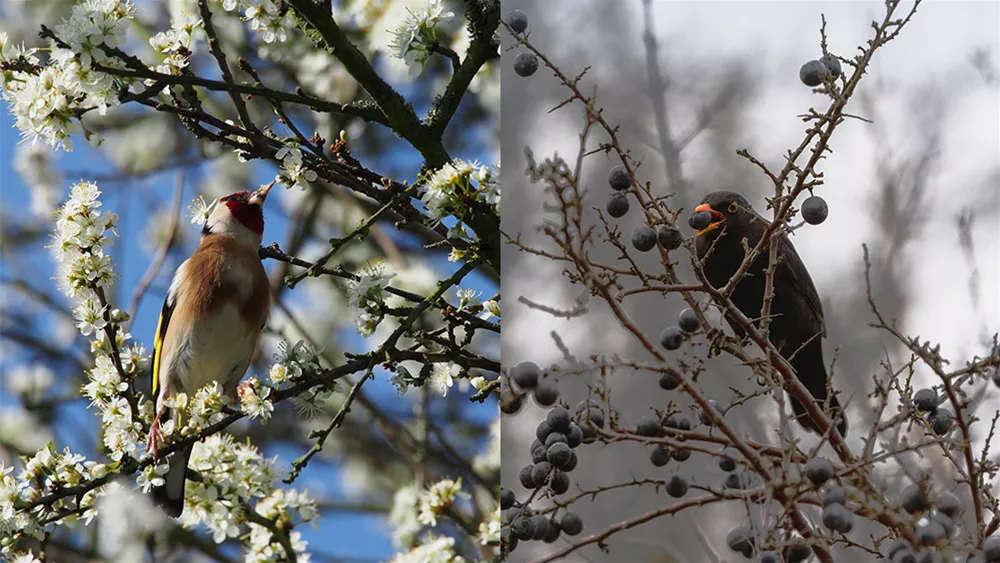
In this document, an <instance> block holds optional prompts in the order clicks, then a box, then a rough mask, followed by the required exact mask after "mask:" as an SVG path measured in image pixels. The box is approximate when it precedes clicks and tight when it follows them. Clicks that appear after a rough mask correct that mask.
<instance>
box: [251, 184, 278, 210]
mask: <svg viewBox="0 0 1000 563" xmlns="http://www.w3.org/2000/svg"><path fill="white" fill-rule="evenodd" d="M273 187H274V180H271V183H270V184H268V185H266V186H261V187H260V189H258V190H257V191H255V192H254V193H252V194H250V203H256V204H257V205H263V204H264V200H265V199H267V194H268V193H269V192H270V191H271V188H273Z"/></svg>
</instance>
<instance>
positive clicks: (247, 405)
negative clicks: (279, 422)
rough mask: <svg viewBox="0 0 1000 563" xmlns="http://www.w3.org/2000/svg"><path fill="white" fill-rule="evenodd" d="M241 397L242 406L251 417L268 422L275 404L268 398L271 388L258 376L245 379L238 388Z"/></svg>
mask: <svg viewBox="0 0 1000 563" xmlns="http://www.w3.org/2000/svg"><path fill="white" fill-rule="evenodd" d="M237 391H238V393H239V398H240V408H241V409H242V410H243V412H244V413H246V415H247V416H249V417H250V418H259V419H261V421H263V422H266V421H267V420H268V419H269V418H271V413H273V412H274V404H272V403H271V401H269V400H268V399H267V398H268V397H269V396H270V395H271V388H270V387H268V386H267V385H264V384H262V383H261V382H260V380H258V379H257V378H256V377H251V378H250V379H248V380H246V381H244V382H243V383H241V384H240V385H239V387H238V388H237Z"/></svg>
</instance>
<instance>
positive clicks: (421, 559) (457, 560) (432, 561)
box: [390, 536, 465, 563]
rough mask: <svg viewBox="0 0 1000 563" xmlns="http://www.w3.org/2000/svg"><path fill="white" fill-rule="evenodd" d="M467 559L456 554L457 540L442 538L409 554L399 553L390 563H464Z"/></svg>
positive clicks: (416, 548) (431, 541)
mask: <svg viewBox="0 0 1000 563" xmlns="http://www.w3.org/2000/svg"><path fill="white" fill-rule="evenodd" d="M464 562H465V559H463V558H462V557H461V556H459V555H457V554H455V538H449V537H447V536H441V537H438V538H431V539H429V540H428V541H426V542H425V543H424V544H423V545H420V546H417V547H415V548H413V549H412V550H410V551H409V552H408V553H397V554H396V555H395V556H393V558H392V559H391V560H390V563H464Z"/></svg>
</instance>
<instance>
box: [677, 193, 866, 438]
mask: <svg viewBox="0 0 1000 563" xmlns="http://www.w3.org/2000/svg"><path fill="white" fill-rule="evenodd" d="M706 206H707V207H706ZM702 210H708V211H710V212H711V214H712V224H711V225H710V226H709V227H707V228H706V229H703V230H701V231H699V233H698V236H697V238H696V239H695V243H696V247H697V250H698V257H699V258H704V257H705V255H706V254H707V255H708V258H707V259H706V260H705V262H704V271H705V275H706V276H707V277H708V281H709V282H710V283H711V284H712V285H713V286H714V287H717V288H721V287H723V286H725V285H726V283H728V282H729V280H730V279H731V278H732V277H733V275H734V274H735V273H736V270H737V268H739V266H740V264H742V263H743V258H744V256H745V254H744V251H743V243H742V240H743V239H744V238H745V239H747V243H748V244H749V245H750V247H751V248H753V247H754V246H755V245H756V244H757V243H758V242H760V239H761V237H762V236H763V234H764V231H765V230H766V229H767V225H768V221H767V220H766V219H764V218H763V217H761V216H760V215H757V214H756V213H755V212H754V211H753V208H752V207H751V206H750V204H749V203H748V202H747V200H746V199H744V198H743V197H742V196H741V195H739V194H737V193H734V192H724V191H722V192H713V193H711V194H709V195H707V196H706V197H705V199H703V200H702V205H699V206H698V207H697V208H696V211H702ZM713 243H714V247H713ZM710 249H711V253H710V254H709V250H710ZM778 260H779V261H778V265H777V266H776V269H775V274H774V298H773V300H772V301H771V324H770V328H769V330H770V332H769V335H768V337H769V339H770V340H771V342H772V343H773V344H774V345H775V347H776V348H777V349H778V351H779V352H780V353H781V355H782V356H783V357H784V358H785V359H787V360H788V361H789V363H790V364H791V366H792V367H793V368H794V369H795V374H796V376H797V377H798V378H799V381H801V382H802V384H803V385H804V386H805V387H806V389H808V390H809V392H810V393H811V394H812V396H813V397H815V399H816V401H817V402H818V403H819V405H820V408H824V406H825V405H826V403H827V402H828V403H829V410H828V411H827V412H828V413H829V414H830V415H831V416H832V417H833V418H834V419H835V420H836V419H837V418H841V420H840V421H839V424H838V427H837V428H838V430H840V433H841V435H843V436H847V420H846V419H844V418H842V417H843V413H842V410H841V407H840V404H839V403H838V401H837V398H836V397H835V396H830V397H828V396H827V389H826V381H827V373H826V364H825V363H824V361H823V345H822V338H823V337H824V336H825V326H824V323H823V309H822V307H821V305H820V301H819V295H818V294H817V293H816V287H815V286H814V285H813V281H812V278H810V277H809V272H808V271H807V270H806V267H805V264H803V263H802V260H801V259H800V258H799V255H798V253H796V252H795V247H794V246H792V243H791V241H790V240H788V237H787V236H786V235H784V234H782V235H780V236H779V237H778ZM767 264H768V253H767V252H764V253H762V254H761V256H760V257H759V258H758V259H757V260H756V261H755V262H754V264H753V265H752V266H751V267H750V270H749V272H747V275H746V276H745V277H744V278H743V279H742V280H741V281H740V283H739V284H737V286H736V289H735V290H734V291H733V293H732V296H731V300H732V302H733V304H734V305H736V307H737V308H738V309H739V310H740V311H741V312H742V313H743V314H744V315H745V316H746V317H747V318H748V319H750V320H751V321H753V322H754V324H755V325H757V326H759V325H760V316H761V310H762V308H763V303H764V286H765V283H766V277H765V271H766V269H767ZM726 320H727V322H729V325H730V326H731V327H732V328H733V330H734V331H735V332H736V334H737V335H738V336H739V337H740V338H742V337H744V336H745V333H744V331H743V330H742V329H741V328H740V327H739V326H737V325H736V324H735V323H734V322H733V321H732V320H731V319H728V318H727V319H726ZM791 401H792V410H793V411H794V413H795V417H796V420H797V421H798V422H799V424H801V425H802V426H803V427H805V428H806V429H807V430H811V431H814V432H816V431H818V429H817V428H816V425H815V424H814V423H813V421H812V419H810V418H809V416H808V415H807V414H806V411H805V408H804V407H803V406H802V404H801V403H799V402H798V401H797V400H795V399H794V398H792V399H791Z"/></svg>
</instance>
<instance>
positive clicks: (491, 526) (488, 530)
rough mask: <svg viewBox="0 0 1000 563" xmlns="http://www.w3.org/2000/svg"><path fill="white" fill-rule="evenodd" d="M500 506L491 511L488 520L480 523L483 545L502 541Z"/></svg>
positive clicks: (480, 539)
mask: <svg viewBox="0 0 1000 563" xmlns="http://www.w3.org/2000/svg"><path fill="white" fill-rule="evenodd" d="M500 527H501V524H500V507H499V506H497V509H496V510H494V511H493V512H492V513H491V516H490V519H489V521H487V522H480V523H479V543H480V544H481V545H489V544H491V543H492V544H497V543H499V542H500Z"/></svg>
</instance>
